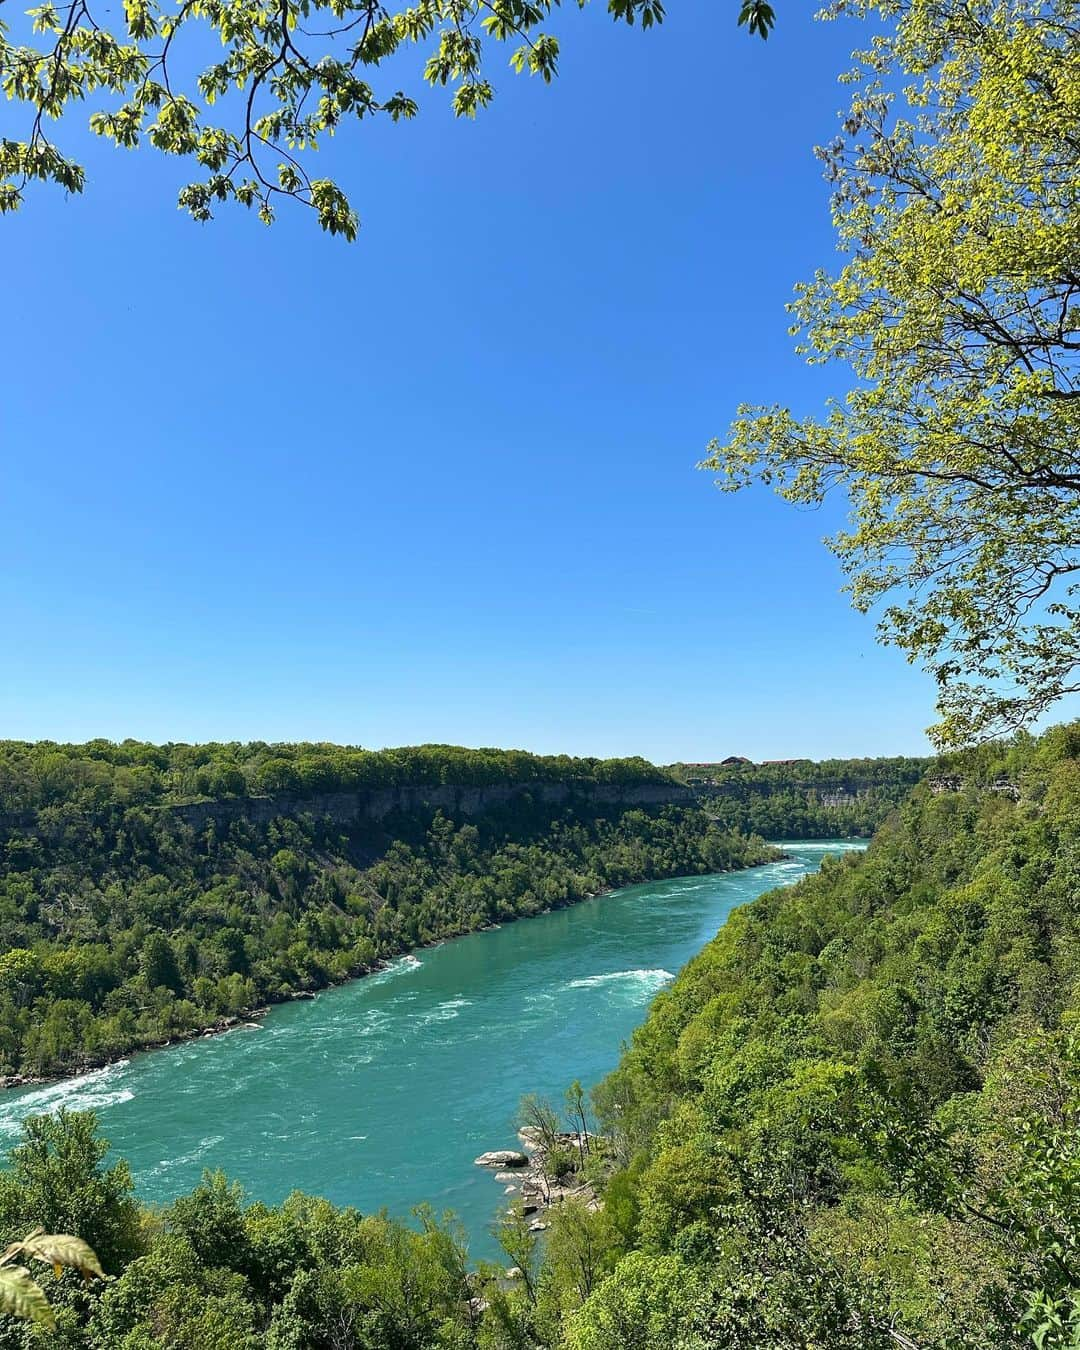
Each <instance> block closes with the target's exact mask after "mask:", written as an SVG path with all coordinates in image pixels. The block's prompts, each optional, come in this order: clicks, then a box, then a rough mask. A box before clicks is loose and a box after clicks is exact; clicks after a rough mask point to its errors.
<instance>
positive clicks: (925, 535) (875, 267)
mask: <svg viewBox="0 0 1080 1350" xmlns="http://www.w3.org/2000/svg"><path fill="white" fill-rule="evenodd" d="M836 8H837V9H840V8H843V9H844V10H845V11H846V12H851V10H852V9H855V10H857V12H858V13H860V14H862V15H864V16H872V15H874V14H877V15H879V16H881V17H883V18H885V19H887V20H894V21H895V22H894V25H893V26H891V27H890V31H888V32H886V33H884V34H881V35H879V36H876V37H875V38H874V39H873V41H872V43H871V45H870V47H869V48H868V50H866V51H864V52H862V53H861V54H860V56H859V65H858V67H857V68H856V70H855V71H853V72H852V74H851V76H850V77H849V78H850V79H851V81H852V82H853V83H854V84H855V92H854V96H853V98H852V102H851V107H850V111H849V113H848V116H847V118H846V120H845V121H844V124H843V134H842V135H841V136H840V137H839V138H838V139H837V140H836V141H835V142H834V143H833V144H832V145H830V146H828V147H827V148H825V149H824V150H822V151H820V152H819V153H820V154H821V155H822V157H823V159H824V162H825V165H826V170H827V176H828V177H829V178H830V179H831V181H832V184H833V187H834V194H833V217H834V221H835V225H836V230H837V234H838V242H839V246H840V249H841V251H842V253H843V254H844V257H845V261H844V264H843V266H842V267H841V268H840V270H839V271H838V272H836V273H835V274H833V273H827V272H825V271H820V272H818V273H817V275H816V276H815V277H814V278H813V279H812V280H811V281H809V282H808V283H806V284H804V285H801V286H799V287H798V288H797V292H796V298H795V300H794V302H793V304H792V306H791V309H792V311H793V313H794V316H795V327H794V329H793V331H794V332H797V333H800V334H801V345H800V350H801V351H802V352H804V353H805V354H806V355H807V356H808V357H809V360H810V361H811V362H812V363H827V362H832V363H840V364H841V365H842V366H845V367H847V369H848V372H849V375H850V379H851V386H850V392H849V393H848V394H847V396H846V398H844V399H842V400H837V401H834V402H832V403H830V404H829V405H828V407H827V410H826V413H825V415H824V416H823V417H813V416H811V417H803V416H799V415H797V414H796V413H794V412H793V411H792V410H790V409H789V408H785V407H782V406H774V407H767V408H762V407H756V408H755V407H749V406H745V407H743V408H741V409H740V410H739V416H738V420H737V421H736V422H735V423H734V425H733V427H732V428H731V431H730V432H729V434H728V436H727V437H726V439H724V440H723V441H715V442H713V443H712V444H711V445H710V447H709V454H708V457H707V459H706V460H705V461H704V464H705V466H706V467H708V468H712V469H716V470H719V472H720V475H721V478H720V483H721V486H723V487H724V488H725V489H728V490H733V489H737V488H740V487H743V486H744V485H746V484H748V483H750V482H752V481H760V482H763V483H766V484H771V485H773V486H774V487H775V488H776V489H777V490H778V491H779V492H780V494H781V495H782V496H784V497H786V498H787V499H788V500H789V501H792V502H794V503H797V504H800V505H809V506H816V505H818V504H820V503H821V502H822V501H823V499H824V498H825V497H826V495H827V494H829V493H830V492H832V491H834V490H835V491H838V492H840V493H841V494H844V495H846V497H847V499H848V500H849V502H850V506H851V523H850V526H849V528H846V529H844V530H843V531H841V532H840V533H839V534H838V535H836V537H835V538H833V539H832V540H831V541H830V543H831V546H832V548H833V549H834V550H835V552H836V553H837V555H838V556H839V558H840V560H841V563H842V565H843V567H844V570H845V572H846V573H847V576H848V579H849V589H850V591H851V594H852V597H853V602H854V604H855V605H856V607H857V608H859V609H861V610H864V611H866V610H870V609H872V608H874V607H875V606H878V605H879V602H881V603H882V605H883V608H882V610H881V613H880V624H879V633H880V635H881V637H882V638H883V639H884V641H886V642H888V643H893V644H895V645H898V646H899V647H900V648H901V649H902V650H903V651H905V652H906V653H907V655H908V657H909V659H910V660H912V661H921V662H923V663H924V664H925V665H926V667H927V668H928V669H929V670H930V671H931V672H932V674H933V675H934V676H935V678H936V680H937V682H938V686H939V691H940V697H939V712H940V715H941V720H940V722H939V724H938V725H937V726H936V727H935V728H934V729H933V734H934V735H935V736H936V739H937V741H938V742H939V744H942V745H955V744H960V743H963V742H965V741H969V740H972V739H977V738H981V737H987V736H991V735H995V734H1002V733H1005V732H1008V731H1011V730H1012V729H1014V728H1015V727H1017V726H1020V725H1024V724H1025V723H1027V722H1028V721H1029V720H1031V719H1032V718H1034V717H1036V716H1038V715H1039V714H1040V713H1042V712H1043V711H1044V710H1045V709H1046V708H1048V707H1049V706H1050V705H1051V704H1053V703H1054V702H1055V701H1056V700H1057V699H1058V698H1060V697H1061V696H1062V695H1063V694H1066V693H1069V692H1073V691H1075V690H1077V689H1080V673H1078V665H1080V602H1078V600H1077V598H1076V586H1075V583H1074V580H1073V578H1074V575H1075V573H1076V572H1077V570H1078V569H1080V554H1078V552H1077V539H1078V538H1080V495H1078V488H1080V450H1078V445H1080V364H1078V359H1077V358H1078V354H1080V304H1078V300H1077V297H1078V296H1080V186H1078V185H1080V139H1078V137H1077V134H1076V127H1077V124H1078V121H1080V42H1078V37H1080V17H1078V12H1077V6H1076V4H1075V3H1074V0H976V3H967V0H904V2H903V3H893V0H856V3H855V4H854V5H849V4H843V5H837V6H836ZM901 90H903V92H902V93H901V92H900V91H901Z"/></svg>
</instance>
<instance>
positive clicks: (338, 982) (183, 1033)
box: [0, 844, 786, 1093]
mask: <svg viewBox="0 0 1080 1350" xmlns="http://www.w3.org/2000/svg"><path fill="white" fill-rule="evenodd" d="M765 851H766V852H767V853H768V854H769V855H770V856H768V857H762V858H759V859H755V861H753V862H749V863H747V864H746V865H745V866H744V867H734V868H724V869H721V871H719V872H715V873H704V872H690V873H682V872H676V873H670V874H668V875H665V876H655V877H641V878H637V879H635V880H634V881H630V882H627V883H625V884H624V885H622V886H618V887H615V886H608V887H605V888H604V889H603V890H601V891H593V892H587V893H585V894H583V895H580V896H577V897H575V898H571V899H568V900H567V901H566V902H565V903H564V904H561V905H556V906H548V907H547V908H545V909H541V910H537V911H536V912H535V913H532V914H528V913H510V914H507V915H504V916H503V917H501V918H500V919H498V920H497V921H493V922H491V923H487V924H483V925H481V926H479V927H477V928H461V929H459V930H456V931H452V932H448V933H445V934H442V935H440V936H438V937H433V938H432V939H431V940H430V941H428V942H421V943H413V944H411V945H408V946H402V947H401V948H399V949H397V950H396V951H393V952H391V953H388V954H387V955H386V956H385V957H382V958H380V959H379V960H378V961H376V962H374V963H372V964H371V965H364V966H359V967H357V968H355V969H353V970H350V971H348V972H346V973H345V974H344V975H342V977H341V978H340V979H328V980H327V981H326V982H325V983H324V984H319V985H314V986H305V987H303V988H299V989H289V990H286V991H283V992H282V993H281V994H279V995H277V996H273V995H271V996H269V997H267V998H264V999H263V1000H261V1001H260V1002H259V1003H257V1004H253V1005H252V1006H251V1007H247V1008H240V1009H238V1010H237V1011H236V1012H235V1013H229V1014H227V1015H226V1016H219V1017H215V1018H213V1019H212V1020H209V1021H207V1022H202V1023H199V1024H197V1025H195V1026H191V1027H184V1028H181V1029H179V1030H177V1031H176V1032H174V1033H172V1034H170V1035H168V1036H164V1037H162V1036H155V1037H153V1038H152V1039H151V1038H147V1039H146V1040H143V1041H135V1042H132V1043H131V1044H129V1045H127V1046H124V1047H116V1048H110V1049H109V1050H108V1051H105V1052H102V1053H101V1054H93V1055H87V1056H85V1057H83V1058H80V1059H79V1060H78V1062H76V1063H74V1064H72V1065H70V1066H65V1067H64V1068H63V1069H59V1070H57V1071H56V1072H55V1073H41V1074H21V1073H15V1074H6V1075H0V1093H2V1092H5V1091H13V1090H16V1089H22V1088H30V1087H44V1086H47V1085H48V1084H50V1083H62V1082H65V1081H66V1080H69V1079H73V1078H78V1077H80V1076H82V1075H83V1074H87V1073H93V1072H94V1071H95V1070H98V1069H104V1068H107V1067H108V1066H109V1065H111V1064H118V1063H120V1062H122V1061H125V1060H129V1059H131V1058H132V1057H134V1056H138V1055H146V1054H151V1053H153V1052H154V1051H156V1050H167V1049H169V1048H170V1047H175V1046H179V1045H184V1044H186V1043H188V1042H191V1041H197V1040H201V1039H203V1038H206V1037H211V1036H221V1035H225V1034H226V1033H228V1032H232V1031H237V1030H240V1029H244V1028H245V1027H246V1028H250V1029H256V1028H257V1027H258V1025H259V1019H261V1018H264V1017H265V1016H266V1015H267V1014H268V1013H269V1012H270V1011H271V1009H272V1008H275V1007H281V1006H283V1005H288V1004H290V1003H296V1002H303V1001H306V1000H312V999H315V998H317V997H318V995H319V994H322V993H326V992H327V991H328V990H331V989H335V988H340V987H341V986H343V985H347V984H351V983H353V982H354V981H357V980H363V979H365V978H367V977H368V976H371V975H377V974H379V973H380V972H383V971H385V970H387V969H388V968H389V967H390V966H392V965H393V963H394V962H395V961H400V960H401V959H402V958H403V957H406V956H411V955H414V954H415V953H417V952H423V951H428V950H431V949H432V948H434V947H440V946H443V945H444V944H445V943H447V942H456V941H460V940H461V939H462V938H466V937H470V936H472V935H473V934H475V933H484V932H490V931H492V930H495V929H498V928H501V927H503V926H504V925H505V924H509V923H517V922H518V921H519V920H521V919H535V918H540V917H541V916H542V915H545V914H550V913H553V912H557V911H559V910H565V909H570V908H573V907H574V906H576V905H580V904H584V903H585V901H587V900H597V899H601V898H603V897H604V896H606V895H611V894H614V893H615V892H617V891H619V890H625V889H626V888H627V887H628V886H640V885H648V884H651V883H654V882H662V881H669V880H672V879H678V878H680V877H683V876H687V877H693V876H707V875H717V876H720V875H725V874H727V873H731V872H745V871H751V870H753V869H754V868H756V867H764V866H767V865H768V864H769V863H771V862H777V861H780V860H782V859H783V858H784V857H785V856H786V855H785V854H783V853H782V852H781V851H780V850H779V849H777V848H776V847H775V846H773V845H771V844H767V845H766V846H765Z"/></svg>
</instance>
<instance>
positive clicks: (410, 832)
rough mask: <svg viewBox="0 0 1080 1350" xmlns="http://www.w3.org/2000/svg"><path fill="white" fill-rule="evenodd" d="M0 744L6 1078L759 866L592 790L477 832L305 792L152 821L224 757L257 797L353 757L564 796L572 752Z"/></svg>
mask: <svg viewBox="0 0 1080 1350" xmlns="http://www.w3.org/2000/svg"><path fill="white" fill-rule="evenodd" d="M4 751H5V754H4V756H3V757H2V759H0V762H2V763H3V765H4V774H5V777H4V783H5V788H4V793H5V798H4V800H5V805H6V806H7V807H8V808H9V816H8V824H7V826H6V828H4V829H3V830H0V1073H2V1074H9V1075H10V1074H13V1073H22V1074H27V1073H29V1074H46V1073H56V1072H68V1071H75V1070H78V1069H80V1068H83V1067H85V1066H87V1065H91V1064H96V1063H101V1062H103V1061H105V1060H107V1059H109V1058H112V1057H115V1056H117V1055H120V1054H123V1053H125V1052H127V1051H129V1050H131V1049H134V1048H137V1047H140V1046H147V1045H153V1044H158V1043H161V1042H162V1041H166V1040H169V1039H172V1038H176V1037H182V1036H185V1035H190V1034H192V1033H194V1032H196V1031H198V1030H200V1029H203V1028H206V1027H212V1026H214V1025H216V1024H218V1023H219V1022H221V1021H222V1020H223V1019H228V1018H230V1017H236V1016H238V1015H239V1014H240V1013H241V1012H242V1011H244V1010H246V1009H250V1008H252V1007H255V1006H257V1005H260V1004H263V1003H266V1002H269V1001H274V1000H277V999H282V998H286V997H288V996H290V995H292V994H295V993H297V992H303V991H310V990H316V989H320V988H323V987H325V986H326V985H328V984H331V983H334V982H336V981H339V980H342V979H344V978H346V977H348V976H350V975H355V974H361V973H363V972H364V971H366V970H370V969H371V968H372V967H374V966H376V965H377V964H378V963H379V962H381V961H383V960H385V959H386V958H387V957H390V956H393V955H395V954H396V953H400V952H404V951H407V950H409V949H410V948H413V947H416V946H419V945H422V944H424V943H428V942H432V941H434V940H436V939H439V938H445V937H449V936H452V935H455V934H459V933H467V932H470V931H473V930H475V929H478V928H482V927H484V926H485V925H487V924H490V923H493V922H496V921H499V920H505V919H509V918H514V917H516V916H518V915H528V914H535V913H538V912H539V911H541V910H545V909H549V908H555V907H558V906H561V905H567V904H571V903H573V902H575V901H577V900H580V899H582V898H583V897H584V896H586V895H590V894H595V893H597V892H599V891H602V890H604V889H606V888H609V887H613V886H620V885H624V884H629V883H632V882H637V881H643V880H646V879H650V878H659V877H667V876H673V875H678V874H680V873H699V872H709V871H720V870H725V869H728V868H733V867H741V866H746V865H748V864H751V863H754V862H757V861H760V860H762V859H763V858H764V857H765V856H767V850H766V849H765V847H764V845H763V844H762V843H761V841H760V840H757V841H748V840H746V839H744V838H743V837H742V836H739V835H736V834H734V833H732V832H731V831H729V830H727V829H726V828H724V827H722V826H719V825H717V824H716V823H715V822H713V821H711V820H710V819H708V817H707V816H706V815H705V814H704V813H702V812H700V811H698V810H694V809H686V808H679V807H676V806H668V807H665V808H663V809H655V810H649V809H635V810H627V809H623V808H621V807H620V806H618V805H617V804H616V805H611V804H608V805H606V806H597V805H590V804H589V798H588V793H587V792H583V793H582V794H581V795H579V796H576V797H575V798H574V799H573V801H571V802H570V803H569V804H567V805H565V806H562V807H553V806H551V805H546V806H545V805H543V804H541V803H540V802H539V801H538V800H537V799H536V798H535V797H534V796H532V795H530V794H529V793H528V791H523V792H522V793H521V794H520V796H518V797H516V798H515V799H514V800H513V801H512V802H510V803H509V804H507V805H506V806H504V807H502V808H500V809H499V810H490V811H488V812H487V813H486V814H484V815H482V816H479V817H476V818H474V819H470V820H469V821H467V822H462V821H455V820H453V819H450V818H448V817H447V816H444V815H441V814H438V813H433V812H432V811H431V810H426V811H421V812H418V813H415V814H410V815H405V814H401V813H398V814H397V815H392V816H389V817H386V818H384V819H382V820H381V821H379V822H377V823H376V822H372V821H369V820H365V819H364V818H363V817H362V816H358V817H357V818H355V819H352V820H351V821H350V820H343V819H341V818H335V819H333V820H331V819H329V818H327V817H324V816H317V815H313V814H310V813H306V812H305V811H304V810H303V794H302V793H301V797H300V804H299V808H298V806H297V803H296V801H295V799H290V801H289V803H288V814H285V813H284V812H283V814H281V815H280V816H278V817H276V818H275V819H272V820H271V821H270V822H269V823H268V824H256V823H253V822H251V821H248V820H246V819H232V820H229V821H221V820H216V819H211V820H209V822H208V823H207V824H206V825H205V827H203V828H199V829H194V828H192V827H191V826H189V825H187V824H185V823H184V822H183V820H181V819H179V818H177V817H176V815H175V814H174V813H172V812H169V811H162V810H160V809H159V803H160V802H162V801H163V800H164V801H168V800H170V799H173V798H178V797H182V796H184V795H185V794H189V793H193V792H202V790H203V789H204V788H212V789H215V790H217V788H218V786H219V784H218V783H217V780H216V779H215V774H217V775H220V774H222V773H224V769H223V768H222V766H223V765H224V764H225V763H226V762H230V763H233V764H235V765H238V766H242V770H241V769H238V770H237V772H240V773H241V777H240V778H239V779H238V780H237V783H236V786H237V788H239V787H240V785H241V783H243V784H244V785H246V784H247V783H248V778H247V777H246V776H244V775H245V774H247V773H250V774H251V776H252V781H253V782H254V783H255V784H256V785H257V786H258V787H260V788H265V787H267V786H268V784H269V783H270V781H271V780H272V781H273V782H274V783H276V784H278V785H279V786H280V785H282V784H283V783H284V778H283V770H282V769H281V766H282V765H284V766H285V767H286V768H289V770H290V772H293V773H295V774H296V775H297V778H298V780H299V778H300V776H301V774H305V775H306V779H305V781H306V782H307V783H308V784H309V785H313V784H314V783H315V781H316V776H315V771H314V767H313V766H314V765H315V764H316V763H323V762H326V763H329V764H336V765H338V769H337V770H335V772H337V773H338V777H337V778H336V779H335V780H333V781H334V782H336V783H337V784H338V785H340V784H341V783H342V782H343V778H342V775H343V774H344V767H343V766H345V765H348V764H353V765H354V766H355V765H364V766H367V767H369V768H370V769H371V773H372V775H373V776H374V775H382V778H381V781H383V782H387V781H389V780H390V779H391V778H392V777H394V776H398V775H400V777H401V780H402V781H405V782H409V783H413V784H415V783H416V782H417V780H418V778H419V777H420V776H421V775H423V774H426V775H427V781H429V782H430V783H432V784H433V785H435V784H442V783H445V782H447V781H453V782H457V781H464V782H476V781H481V780H483V777H484V775H487V781H508V780H510V781H515V779H514V775H516V776H517V779H516V781H519V782H520V781H521V780H522V779H524V780H526V782H528V781H550V777H549V776H550V775H552V774H554V773H555V771H556V767H557V766H559V765H560V764H563V763H564V761H562V760H561V759H559V758H554V759H539V758H537V757H535V756H528V755H517V754H515V753H514V752H508V753H506V754H503V753H502V752H498V751H466V750H456V749H452V748H448V747H426V748H424V749H422V750H415V751H414V750H401V751H386V752H382V753H380V754H377V755H375V754H370V755H369V754H367V753H366V752H352V751H341V752H334V751H333V748H332V747H322V748H320V747H311V746H297V747H282V746H264V747H252V746H244V747H240V746H230V747H186V746H166V747H154V746H145V745H141V744H138V743H135V742H125V743H124V744H123V745H119V746H115V745H109V744H108V743H106V742H100V743H92V744H91V745H89V746H77V747H59V746H51V745H36V746H26V745H15V744H13V743H10V742H9V743H8V744H7V745H6V746H5V747H4ZM286 751H288V752H289V753H290V754H291V755H292V758H291V759H289V758H287V757H286V753H285V752H286ZM98 754H100V758H99V757H97V756H98ZM565 765H567V766H569V767H568V768H567V773H568V775H569V777H570V781H572V782H574V783H578V784H587V783H590V782H591V783H608V784H610V783H613V782H625V783H627V784H630V785H633V784H637V783H641V782H644V781H655V780H658V779H659V780H660V781H663V779H662V775H660V774H659V773H658V771H657V770H655V769H653V768H652V766H650V765H648V764H646V763H645V762H644V761H598V760H570V759H567V760H565ZM328 772H329V771H328ZM452 772H453V773H460V778H459V779H454V778H450V777H449V776H450V774H451V773H452ZM203 773H205V774H206V776H207V781H206V782H205V783H204V782H203V781H202V780H201V779H200V777H199V775H200V774H203ZM497 775H502V777H501V778H499V777H498V776H497ZM530 775H531V777H530ZM620 775H622V777H621V778H620ZM330 781H331V779H330V778H326V777H324V778H323V779H322V780H320V786H327V785H328V783H330ZM35 802H36V803H38V805H37V806H36V809H30V805H29V804H30V803H35ZM15 806H18V807H20V808H21V809H22V812H23V815H24V816H25V818H23V817H22V816H19V814H18V813H17V812H11V808H12V807H15Z"/></svg>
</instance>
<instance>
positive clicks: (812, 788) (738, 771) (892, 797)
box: [671, 756, 935, 839]
mask: <svg viewBox="0 0 1080 1350" xmlns="http://www.w3.org/2000/svg"><path fill="white" fill-rule="evenodd" d="M934 763H935V761H934V760H933V759H928V758H920V757H918V756H909V757H901V756H897V757H894V758H883V759H825V760H820V761H817V762H814V761H812V760H808V759H787V760H780V761H776V762H774V763H765V764H752V763H750V762H749V761H748V760H743V761H737V762H735V763H731V762H727V763H720V764H673V765H672V766H671V772H672V774H673V775H674V776H675V777H676V778H678V779H679V780H680V781H681V782H685V783H687V784H689V785H690V786H691V787H692V788H693V789H694V790H695V792H696V793H697V795H698V798H699V800H700V801H701V802H702V803H703V805H705V807H706V809H707V810H708V812H709V814H710V815H711V816H712V817H713V818H714V819H715V820H717V821H718V822H719V823H721V824H723V825H725V826H727V827H728V828H729V829H733V830H742V831H743V832H744V833H746V834H760V835H764V836H765V838H767V839H839V838H848V837H852V836H862V837H865V838H869V837H870V835H872V834H873V832H874V830H875V829H876V828H877V826H878V825H879V824H880V823H881V822H882V820H884V819H885V817H886V816H887V815H888V814H889V812H890V811H891V810H892V809H893V808H894V807H896V806H899V805H900V803H901V802H902V801H903V800H904V798H905V797H906V796H907V794H908V792H910V790H911V789H912V787H914V785H915V784H916V783H917V782H918V781H919V779H920V778H922V776H923V775H924V774H925V773H926V772H927V771H928V770H929V769H930V767H931V766H932V765H933V764H934Z"/></svg>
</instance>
